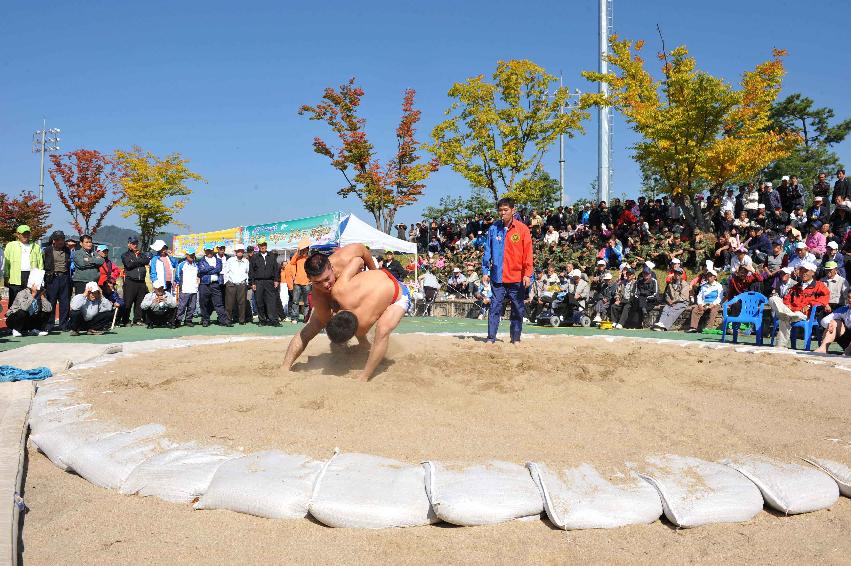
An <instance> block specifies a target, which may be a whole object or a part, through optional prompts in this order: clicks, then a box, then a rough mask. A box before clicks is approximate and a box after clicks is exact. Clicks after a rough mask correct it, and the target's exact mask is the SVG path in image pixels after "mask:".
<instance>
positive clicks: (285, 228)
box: [242, 212, 342, 250]
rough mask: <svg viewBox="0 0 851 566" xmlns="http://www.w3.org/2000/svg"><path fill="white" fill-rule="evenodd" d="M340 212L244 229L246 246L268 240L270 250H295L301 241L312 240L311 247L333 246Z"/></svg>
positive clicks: (243, 234)
mask: <svg viewBox="0 0 851 566" xmlns="http://www.w3.org/2000/svg"><path fill="white" fill-rule="evenodd" d="M341 217H342V214H341V213H340V212H331V213H329V214H322V215H319V216H310V217H308V218H297V219H295V220H285V221H282V222H271V223H269V224H254V225H251V226H245V227H243V229H242V237H243V238H244V241H245V244H246V245H250V246H251V245H257V242H258V241H260V240H264V239H265V240H266V242H267V243H268V244H269V249H270V250H294V249H296V247H297V246H298V243H299V241H301V240H302V239H304V238H307V239H309V240H310V245H311V246H321V245H326V244H331V243H334V242H336V240H337V236H338V234H337V232H338V228H339V226H340V218H341Z"/></svg>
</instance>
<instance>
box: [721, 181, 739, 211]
mask: <svg viewBox="0 0 851 566" xmlns="http://www.w3.org/2000/svg"><path fill="white" fill-rule="evenodd" d="M728 210H729V211H730V214H731V215H732V214H733V213H734V212H735V210H736V196H735V195H734V194H733V188H732V187H730V188H728V189H727V192H726V193H725V194H724V196H723V197H721V211H722V213H724V214H725V215H726V213H727V211H728Z"/></svg>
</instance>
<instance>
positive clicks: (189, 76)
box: [0, 0, 851, 231]
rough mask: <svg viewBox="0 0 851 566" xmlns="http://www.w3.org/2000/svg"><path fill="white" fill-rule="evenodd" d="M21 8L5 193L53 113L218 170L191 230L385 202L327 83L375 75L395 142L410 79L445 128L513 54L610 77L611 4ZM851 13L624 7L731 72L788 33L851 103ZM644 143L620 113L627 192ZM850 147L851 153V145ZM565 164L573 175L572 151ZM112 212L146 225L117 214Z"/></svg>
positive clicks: (581, 142) (4, 50)
mask: <svg viewBox="0 0 851 566" xmlns="http://www.w3.org/2000/svg"><path fill="white" fill-rule="evenodd" d="M815 6H818V7H817V8H816V7H815ZM3 12H4V13H3V18H2V19H0V72H2V77H3V80H2V83H0V84H2V88H0V191H4V192H7V193H12V194H16V193H18V192H19V191H20V190H21V189H25V188H27V189H32V190H36V189H37V185H38V159H37V158H36V157H35V156H34V155H33V154H31V153H30V139H31V136H32V132H33V130H36V129H38V128H39V127H40V125H41V119H42V116H46V117H47V119H48V122H49V124H48V125H49V126H54V127H59V128H61V129H62V138H63V140H62V143H61V145H62V150H63V151H67V150H71V149H77V148H91V149H98V150H101V151H104V152H110V151H112V150H114V149H115V148H129V147H130V146H132V145H134V144H135V145H140V146H141V147H143V148H145V149H148V150H150V151H153V152H155V153H158V154H164V153H168V152H171V151H179V152H181V153H182V154H183V155H184V156H185V157H188V158H189V159H190V160H191V167H193V168H194V170H196V171H198V172H199V173H201V174H203V175H204V176H205V177H206V178H207V179H208V181H209V183H208V184H204V185H198V186H195V187H194V188H195V189H196V190H195V192H194V193H193V195H192V197H191V201H190V204H189V206H188V207H187V208H186V209H185V211H184V212H182V213H181V215H180V219H181V220H182V221H183V222H185V223H186V224H187V225H188V229H189V230H191V231H203V230H212V229H218V228H224V227H229V226H235V225H242V224H250V223H260V222H269V221H274V220H281V219H287V218H294V217H301V216H308V215H312V214H318V213H322V212H326V211H329V210H343V211H353V212H356V213H358V214H359V215H361V216H362V217H365V218H366V213H365V212H363V211H362V209H361V208H360V204H359V203H358V202H357V201H356V200H352V199H348V200H341V199H339V197H337V195H336V190H337V189H338V188H339V187H340V186H341V180H342V178H341V176H340V174H339V173H338V172H337V171H335V170H333V169H331V168H330V166H329V165H328V163H327V161H326V160H325V159H324V158H322V157H320V156H318V155H316V154H314V153H313V152H312V148H311V140H312V139H313V137H314V136H315V135H325V134H326V131H325V130H324V129H323V128H322V126H321V124H319V123H317V122H310V121H308V120H307V119H306V118H304V117H300V116H298V114H297V109H298V107H299V105H301V104H303V103H310V102H315V101H318V99H319V97H320V96H321V93H322V90H323V89H324V87H326V86H334V85H338V84H341V83H343V82H344V81H346V80H347V79H348V78H349V77H351V76H356V77H357V79H358V82H359V84H361V85H362V86H363V88H364V89H365V90H366V96H365V98H364V102H363V115H364V117H365V118H366V119H367V120H368V126H367V131H368V133H369V135H370V138H371V141H372V142H373V144H374V145H375V146H376V148H377V149H378V150H379V151H380V152H382V153H383V154H384V155H389V153H390V152H391V151H392V149H393V137H392V135H393V129H394V127H395V125H396V124H397V123H398V119H399V114H400V106H401V101H402V94H403V92H404V90H405V88H408V87H412V88H415V89H416V90H417V106H418V107H419V108H420V109H421V110H422V113H423V118H422V122H421V123H420V128H419V133H420V136H419V137H420V139H426V137H427V135H428V133H429V132H430V130H431V127H432V126H433V125H434V124H435V123H437V122H438V121H439V120H440V119H441V118H442V116H443V111H444V110H445V109H446V108H447V106H448V103H449V99H448V98H447V96H446V92H447V90H448V89H449V87H450V86H451V84H452V83H453V82H455V81H461V80H464V79H465V78H467V77H470V76H474V75H478V74H486V75H489V74H491V73H492V72H493V70H494V69H495V67H496V62H497V61H498V60H500V59H520V58H525V59H531V60H533V61H535V62H536V63H538V64H539V65H541V66H543V67H544V68H545V69H547V70H548V71H549V72H551V73H553V74H558V73H559V72H560V71H561V72H563V74H564V77H565V84H566V85H567V86H569V87H571V88H577V87H578V88H580V89H583V90H587V89H590V88H593V85H591V84H590V83H587V82H586V81H585V80H584V79H582V78H581V76H580V72H581V71H582V70H587V69H595V68H596V53H597V44H596V41H597V28H596V26H597V2H596V1H595V0H582V1H578V0H569V1H560V2H536V1H527V2H522V3H520V2H516V1H515V2H507V1H503V0H469V1H458V0H455V1H453V2H447V1H443V0H438V1H432V2H419V3H406V2H385V1H381V2H378V1H370V2H364V3H353V2H341V1H337V0H329V1H326V2H321V3H313V2H311V3H308V2H299V3H295V2H288V1H278V2H250V1H249V2H244V3H234V2H219V1H210V0H207V1H205V2H200V1H192V2H190V1H179V2H175V1H171V2H162V1H151V0H149V1H147V2H134V3H129V2H105V1H100V2H95V1H89V2H61V3H60V2H55V3H44V2H41V3H33V2H8V3H6V5H5V6H4V9H3ZM849 19H851V3H849V2H846V1H824V2H819V3H817V4H816V3H805V2H800V1H782V0H776V1H772V2H768V1H764V0H750V1H746V2H745V1H742V0H738V1H729V0H718V1H716V2H712V3H705V2H683V1H682V0H680V1H674V0H647V1H643V2H626V1H623V0H621V1H620V2H618V1H617V0H616V5H615V29H616V32H617V33H619V34H620V35H621V36H624V37H630V38H636V39H641V38H643V39H645V40H647V43H648V51H649V52H651V53H652V52H655V51H657V50H658V49H659V41H658V36H657V34H656V25H657V24H659V25H660V26H661V28H662V30H663V33H664V34H665V40H666V43H667V45H668V47H669V48H671V47H673V46H675V45H678V44H686V45H687V46H688V47H689V49H690V50H691V52H692V53H693V54H694V55H695V57H696V58H697V60H698V65H699V66H700V67H701V68H703V69H706V70H707V71H709V72H711V73H713V74H718V75H721V76H724V77H726V78H727V79H728V80H729V81H731V82H735V81H737V80H738V77H739V76H740V73H741V71H742V70H744V69H747V68H751V67H753V66H754V65H755V64H757V63H758V62H760V61H763V60H765V59H767V58H768V57H769V56H770V53H771V49H772V48H773V47H781V48H785V49H788V50H789V52H790V55H789V57H788V59H787V68H788V72H789V73H788V76H787V79H786V82H785V86H784V93H786V94H788V93H792V92H803V93H804V94H806V95H807V96H810V97H812V98H814V99H815V100H816V103H817V104H819V105H825V106H830V107H832V108H834V109H835V110H836V112H837V115H838V116H839V117H840V118H846V117H848V116H851V98H849V96H848V93H849V92H851V74H849V72H848V68H847V65H848V61H849V59H848V55H849V51H848V49H847V48H845V47H844V44H842V45H843V46H841V47H840V48H836V39H835V38H836V37H837V36H842V35H844V34H845V33H846V31H844V23H845V22H847V21H849ZM837 27H838V28H840V29H837ZM840 43H841V42H840ZM585 126H586V130H587V134H586V135H585V136H581V137H578V138H575V139H573V140H568V142H567V144H566V191H567V194H568V198H569V200H570V199H575V198H578V197H584V196H587V195H588V192H589V191H588V187H589V183H590V182H591V181H592V180H593V179H594V178H595V177H596V159H597V158H596V123H595V121H594V120H593V119H592V120H591V121H588V122H586V124H585ZM634 141H635V140H634V137H633V136H632V135H630V132H629V131H628V130H627V127H626V125H625V124H624V122H623V120H622V119H620V118H616V123H615V149H614V169H615V172H614V191H613V194H621V193H627V194H635V193H636V192H637V190H638V188H639V180H640V178H639V174H638V169H637V167H636V166H635V165H634V163H633V162H632V160H631V159H630V156H629V150H628V149H627V148H628V146H629V145H630V144H631V143H633V142H634ZM837 151H838V152H839V154H840V156H841V157H843V158H844V159H845V160H846V162H847V160H848V156H849V155H851V142H849V141H846V142H844V143H843V144H842V145H840V146H838V147H837ZM545 164H546V167H547V169H548V170H549V171H550V173H551V174H552V175H553V176H557V175H558V149H557V147H555V146H554V147H553V149H552V151H551V152H550V154H549V155H548V157H547V158H546V160H545ZM46 185H47V186H46V189H45V190H46V194H47V195H48V200H49V201H50V202H52V203H53V217H52V221H53V222H54V224H56V225H57V226H60V227H64V226H65V220H64V217H65V211H64V210H60V208H61V205H59V203H58V201H57V199H56V195H55V191H54V190H53V188H52V184H50V181H49V179H48V180H47V183H46ZM446 194H463V195H466V194H469V187H468V185H467V183H466V182H465V181H464V179H463V178H462V177H460V176H459V175H457V174H455V173H454V172H452V171H451V170H449V169H445V170H442V171H440V172H439V173H438V174H436V175H435V176H433V177H432V179H431V181H430V182H429V186H428V188H427V191H426V197H425V198H424V199H423V200H422V201H421V202H422V203H423V205H425V204H434V203H436V202H437V201H438V199H439V198H440V197H441V196H443V195H446ZM421 210H422V206H421V205H417V206H415V207H412V208H409V209H405V210H403V212H402V213H400V216H399V218H400V219H401V220H406V221H411V220H413V219H415V218H417V217H418V215H419V212H420V211H421ZM108 222H110V223H115V224H119V225H124V226H130V225H131V222H130V221H129V220H125V219H122V218H121V217H120V215H119V214H118V213H117V212H113V213H112V214H111V216H110V217H109V218H108ZM185 230H186V229H182V230H181V231H185Z"/></svg>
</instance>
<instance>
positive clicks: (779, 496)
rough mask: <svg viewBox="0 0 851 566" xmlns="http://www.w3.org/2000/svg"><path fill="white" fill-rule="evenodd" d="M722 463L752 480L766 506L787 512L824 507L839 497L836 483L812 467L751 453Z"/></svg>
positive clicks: (792, 512) (800, 511) (816, 509)
mask: <svg viewBox="0 0 851 566" xmlns="http://www.w3.org/2000/svg"><path fill="white" fill-rule="evenodd" d="M723 463H724V464H727V465H728V466H731V467H733V468H735V469H736V470H738V471H739V472H741V473H742V474H744V476H745V477H746V478H748V479H749V480H751V481H752V482H753V483H754V484H755V485H756V486H757V487H758V488H759V491H761V492H762V497H763V499H765V502H766V503H767V504H768V505H769V507H771V508H773V509H776V510H777V511H780V512H781V513H786V514H787V515H796V514H798V513H809V512H810V511H818V510H819V509H827V508H828V507H830V506H832V505H833V504H834V503H836V502H837V500H839V486H837V485H836V482H835V481H833V478H831V477H830V476H828V475H827V474H824V473H822V472H820V471H818V470H816V469H815V468H811V467H808V466H802V465H800V464H794V463H787V462H782V461H780V460H775V459H774V458H769V457H767V456H759V455H752V454H748V455H743V456H736V457H734V458H729V459H727V460H724V461H723Z"/></svg>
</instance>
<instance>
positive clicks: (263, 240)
mask: <svg viewBox="0 0 851 566" xmlns="http://www.w3.org/2000/svg"><path fill="white" fill-rule="evenodd" d="M257 245H258V246H267V245H269V242H267V241H266V238H260V239H259V240H257Z"/></svg>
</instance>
